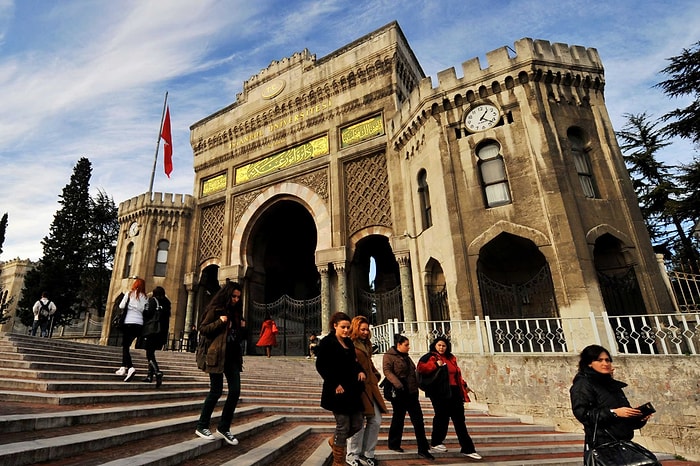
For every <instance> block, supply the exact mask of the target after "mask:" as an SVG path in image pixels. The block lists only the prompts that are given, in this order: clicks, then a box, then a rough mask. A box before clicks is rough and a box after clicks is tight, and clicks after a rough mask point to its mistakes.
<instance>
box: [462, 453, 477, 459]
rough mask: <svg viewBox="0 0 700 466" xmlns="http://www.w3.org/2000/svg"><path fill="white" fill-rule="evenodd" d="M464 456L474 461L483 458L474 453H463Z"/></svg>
mask: <svg viewBox="0 0 700 466" xmlns="http://www.w3.org/2000/svg"><path fill="white" fill-rule="evenodd" d="M462 455H464V456H466V457H467V458H471V459H473V460H480V459H481V458H482V456H481V455H480V454H478V453H477V452H474V453H462Z"/></svg>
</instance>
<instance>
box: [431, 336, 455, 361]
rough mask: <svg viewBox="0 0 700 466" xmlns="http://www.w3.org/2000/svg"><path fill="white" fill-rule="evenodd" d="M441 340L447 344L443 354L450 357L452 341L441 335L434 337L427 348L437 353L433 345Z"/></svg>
mask: <svg viewBox="0 0 700 466" xmlns="http://www.w3.org/2000/svg"><path fill="white" fill-rule="evenodd" d="M439 341H442V342H443V343H445V345H447V349H446V350H445V356H446V357H448V358H451V357H452V343H450V340H449V339H448V338H447V337H446V336H443V335H440V336H439V337H437V338H436V339H434V340H433V342H432V343H431V344H430V347H429V350H430V352H431V353H437V352H438V351H437V350H436V349H435V345H436V344H437V343H438V342H439Z"/></svg>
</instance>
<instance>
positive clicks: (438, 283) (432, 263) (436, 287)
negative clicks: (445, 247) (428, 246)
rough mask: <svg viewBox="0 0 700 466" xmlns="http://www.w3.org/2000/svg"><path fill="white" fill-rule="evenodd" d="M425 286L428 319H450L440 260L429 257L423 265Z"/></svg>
mask: <svg viewBox="0 0 700 466" xmlns="http://www.w3.org/2000/svg"><path fill="white" fill-rule="evenodd" d="M425 278H426V280H425V288H426V293H427V295H428V306H429V314H430V320H433V321H446V320H450V308H449V305H448V303H447V286H446V282H445V273H444V272H443V270H442V266H441V265H440V262H438V261H437V260H435V259H434V258H432V257H431V258H430V260H429V261H428V265H427V266H426V267H425Z"/></svg>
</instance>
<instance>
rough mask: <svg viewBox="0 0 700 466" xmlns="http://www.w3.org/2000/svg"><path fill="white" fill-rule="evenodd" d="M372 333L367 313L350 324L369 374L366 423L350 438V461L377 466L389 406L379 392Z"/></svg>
mask: <svg viewBox="0 0 700 466" xmlns="http://www.w3.org/2000/svg"><path fill="white" fill-rule="evenodd" d="M371 338H372V333H371V332H370V329H369V321H368V320H367V318H366V317H365V316H357V317H355V318H353V319H352V322H351V323H350V339H351V340H352V343H353V345H355V355H356V356H357V362H359V363H360V365H361V366H362V369H363V370H364V372H365V374H366V376H367V377H366V378H365V385H364V390H363V392H362V405H363V407H364V412H363V414H364V422H363V426H362V428H361V429H360V431H359V432H357V433H356V434H355V435H353V436H352V437H351V438H350V439H348V453H347V456H346V461H347V462H348V464H349V465H350V466H359V465H363V466H374V465H375V464H376V463H375V461H376V460H375V459H374V450H375V448H376V447H377V440H378V437H379V427H380V426H381V424H382V413H384V414H386V413H387V409H386V405H385V404H384V400H383V399H382V394H381V392H380V391H379V379H380V378H381V374H380V373H379V371H378V370H377V368H376V367H374V363H373V362H372V341H371Z"/></svg>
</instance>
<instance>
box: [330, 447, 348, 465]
mask: <svg viewBox="0 0 700 466" xmlns="http://www.w3.org/2000/svg"><path fill="white" fill-rule="evenodd" d="M347 452H348V447H347V446H346V445H343V446H340V445H333V466H347V463H346V462H345V455H346V453H347Z"/></svg>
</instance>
